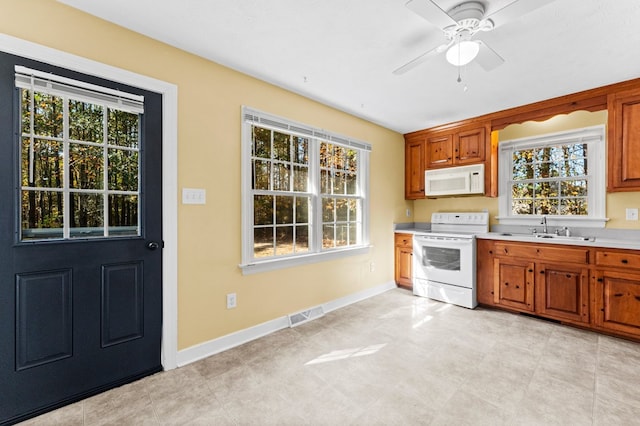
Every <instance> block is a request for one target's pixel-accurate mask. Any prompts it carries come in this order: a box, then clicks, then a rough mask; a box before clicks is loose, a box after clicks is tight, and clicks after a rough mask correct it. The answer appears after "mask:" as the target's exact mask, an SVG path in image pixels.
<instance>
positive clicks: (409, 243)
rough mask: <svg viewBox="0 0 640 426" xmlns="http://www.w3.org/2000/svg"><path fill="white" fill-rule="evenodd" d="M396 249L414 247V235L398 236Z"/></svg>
mask: <svg viewBox="0 0 640 426" xmlns="http://www.w3.org/2000/svg"><path fill="white" fill-rule="evenodd" d="M396 247H406V248H412V247H413V235H412V234H396Z"/></svg>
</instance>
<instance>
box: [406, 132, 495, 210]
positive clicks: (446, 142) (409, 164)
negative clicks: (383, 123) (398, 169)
mask: <svg viewBox="0 0 640 426" xmlns="http://www.w3.org/2000/svg"><path fill="white" fill-rule="evenodd" d="M489 129H490V127H489V124H488V123H486V124H485V125H480V124H477V123H476V124H475V125H473V126H469V125H465V126H464V127H454V128H449V129H447V130H442V129H439V130H434V131H431V130H423V131H420V132H416V133H411V134H407V135H405V145H404V148H405V151H404V180H405V182H404V197H405V198H406V199H407V200H416V199H419V198H424V197H425V195H424V172H425V170H427V169H437V168H441V167H453V166H462V165H468V164H478V163H484V164H485V194H486V195H488V196H493V197H495V196H496V195H497V179H496V177H495V176H494V175H496V174H497V173H493V170H494V169H495V170H496V171H497V168H496V167H493V166H492V163H493V162H494V161H496V158H497V156H493V155H492V156H488V155H487V152H492V151H491V150H492V146H493V145H492V141H491V138H490V137H489V135H490V132H489ZM496 146H497V145H496ZM494 166H495V165H494Z"/></svg>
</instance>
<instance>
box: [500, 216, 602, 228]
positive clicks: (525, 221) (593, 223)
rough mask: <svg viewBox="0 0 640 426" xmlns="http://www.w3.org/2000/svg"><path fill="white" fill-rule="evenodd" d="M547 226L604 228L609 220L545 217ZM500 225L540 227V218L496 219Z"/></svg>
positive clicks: (600, 218)
mask: <svg viewBox="0 0 640 426" xmlns="http://www.w3.org/2000/svg"><path fill="white" fill-rule="evenodd" d="M546 218H547V224H548V225H549V226H579V227H582V228H604V227H605V225H606V223H607V222H608V221H609V218H606V217H578V216H546ZM496 219H497V220H498V222H500V225H521V226H536V227H537V226H540V225H541V223H540V222H541V221H542V216H529V217H516V216H498V217H496Z"/></svg>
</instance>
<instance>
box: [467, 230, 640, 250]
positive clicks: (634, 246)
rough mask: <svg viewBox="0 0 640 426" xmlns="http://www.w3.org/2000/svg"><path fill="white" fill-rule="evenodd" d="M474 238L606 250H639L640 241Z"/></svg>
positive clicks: (530, 236) (517, 236)
mask: <svg viewBox="0 0 640 426" xmlns="http://www.w3.org/2000/svg"><path fill="white" fill-rule="evenodd" d="M476 238H480V239H487V240H504V241H520V242H526V243H531V242H533V243H543V244H562V245H571V246H586V247H606V248H620V249H631V250H640V241H638V240H624V239H614V238H606V237H605V238H602V237H595V238H594V239H593V240H589V241H585V240H580V239H578V238H580V237H575V239H568V238H563V237H558V238H539V237H536V236H535V235H533V234H515V233H514V234H512V233H508V232H507V233H505V232H489V233H487V234H479V235H476Z"/></svg>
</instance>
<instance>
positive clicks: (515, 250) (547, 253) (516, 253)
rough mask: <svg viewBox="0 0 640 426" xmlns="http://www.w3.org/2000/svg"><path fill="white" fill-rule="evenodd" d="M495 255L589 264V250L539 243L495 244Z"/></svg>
mask: <svg viewBox="0 0 640 426" xmlns="http://www.w3.org/2000/svg"><path fill="white" fill-rule="evenodd" d="M495 252H496V255H498V256H506V257H523V258H527V259H531V260H552V261H554V262H569V263H582V264H587V263H589V249H587V248H574V247H566V246H565V247H555V246H554V247H552V246H548V245H542V244H539V243H531V244H508V243H496V251H495Z"/></svg>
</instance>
